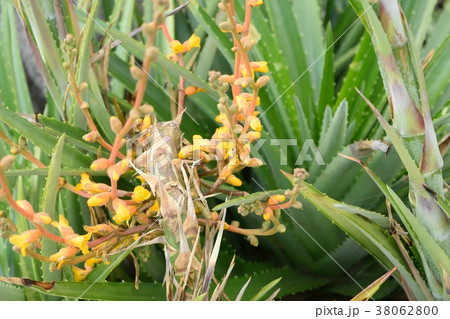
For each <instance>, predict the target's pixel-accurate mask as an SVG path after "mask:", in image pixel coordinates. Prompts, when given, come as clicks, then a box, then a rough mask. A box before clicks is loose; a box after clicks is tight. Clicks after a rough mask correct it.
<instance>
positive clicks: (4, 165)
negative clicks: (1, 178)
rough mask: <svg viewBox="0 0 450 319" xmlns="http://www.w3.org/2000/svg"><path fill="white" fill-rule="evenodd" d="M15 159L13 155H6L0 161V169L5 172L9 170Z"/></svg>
mask: <svg viewBox="0 0 450 319" xmlns="http://www.w3.org/2000/svg"><path fill="white" fill-rule="evenodd" d="M15 158H16V157H15V156H14V155H6V156H4V157H3V158H2V159H1V160H0V169H1V170H4V171H6V170H7V169H9V168H10V167H11V166H12V164H13V163H14V159H15Z"/></svg>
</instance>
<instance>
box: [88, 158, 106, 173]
mask: <svg viewBox="0 0 450 319" xmlns="http://www.w3.org/2000/svg"><path fill="white" fill-rule="evenodd" d="M108 166H109V161H108V160H107V159H106V158H99V159H96V160H95V161H93V162H92V164H91V166H90V167H91V169H92V170H94V171H103V170H105V169H107V168H108Z"/></svg>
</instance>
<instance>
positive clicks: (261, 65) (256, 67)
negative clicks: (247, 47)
mask: <svg viewBox="0 0 450 319" xmlns="http://www.w3.org/2000/svg"><path fill="white" fill-rule="evenodd" d="M250 66H251V68H252V70H253V71H255V72H263V73H267V72H269V68H268V67H267V62H266V61H259V62H250Z"/></svg>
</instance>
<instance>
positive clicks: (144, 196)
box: [0, 0, 306, 292]
mask: <svg viewBox="0 0 450 319" xmlns="http://www.w3.org/2000/svg"><path fill="white" fill-rule="evenodd" d="M262 4H263V1H261V0H259V1H257V0H246V14H245V21H244V22H243V24H239V23H238V22H237V19H236V15H235V11H234V6H233V0H228V1H225V0H223V1H221V2H220V3H219V8H220V10H222V11H223V12H225V13H226V16H227V21H225V22H222V23H221V24H220V28H221V30H222V31H223V32H225V33H230V34H231V36H232V38H233V41H234V47H233V48H232V50H233V52H234V54H235V67H234V73H233V74H230V75H229V74H220V73H219V72H215V71H210V73H209V82H210V86H211V88H212V89H213V90H215V91H217V92H218V94H219V96H220V98H219V101H218V105H217V106H218V109H219V112H220V114H219V115H218V116H217V117H216V121H217V122H218V123H220V127H219V128H217V129H216V132H215V133H214V134H213V135H212V137H211V138H210V139H205V138H202V137H201V136H199V135H194V137H193V142H192V144H191V143H189V142H188V141H186V140H184V142H183V143H184V146H183V145H181V143H182V142H181V138H180V139H179V140H180V142H178V141H177V136H176V135H177V134H178V133H177V132H178V131H177V130H179V129H178V126H179V122H180V121H181V118H182V116H183V114H184V112H185V111H186V110H185V103H184V100H185V99H186V97H188V96H190V95H192V94H196V93H199V92H203V91H204V89H203V88H198V87H194V86H186V83H185V79H184V78H183V77H182V76H180V78H179V83H178V100H177V104H178V109H177V111H176V112H172V114H173V115H174V120H173V121H172V122H166V123H164V122H163V123H157V122H156V119H155V116H154V109H153V107H152V106H150V105H148V104H146V103H145V101H144V91H145V89H146V87H147V82H148V77H149V76H148V74H149V72H150V69H151V67H152V64H154V63H155V62H156V61H157V59H158V57H159V54H160V52H159V49H158V48H157V47H155V46H154V42H155V37H156V34H157V32H159V30H162V32H163V33H164V35H165V37H166V39H167V41H168V43H169V46H170V48H171V49H172V53H171V54H169V56H168V58H169V59H170V60H172V61H173V63H178V64H179V65H180V66H182V67H183V66H184V58H185V54H186V53H187V52H189V51H191V50H195V49H196V48H199V47H200V42H201V40H200V38H199V37H198V36H196V35H195V34H194V35H192V36H191V37H190V38H189V39H188V40H187V41H185V42H184V43H181V42H180V41H178V40H173V39H172V38H171V36H170V34H169V32H168V30H167V28H166V25H165V22H164V13H165V11H166V10H167V9H168V1H164V0H157V1H154V6H155V10H154V16H153V22H150V23H145V24H144V25H143V27H142V31H143V34H144V36H145V38H146V49H145V55H144V59H143V61H142V66H137V65H136V64H135V61H134V58H132V61H131V62H132V63H131V64H132V65H131V68H130V72H131V74H132V76H133V78H134V79H135V80H136V81H137V84H136V89H135V92H134V95H133V100H132V101H131V102H132V105H133V106H132V109H131V111H130V112H129V114H128V116H117V117H116V116H111V118H110V126H111V129H112V131H113V132H114V133H115V139H114V141H113V143H112V144H109V143H108V142H107V141H106V140H105V138H104V137H102V136H101V134H100V131H99V129H98V128H97V126H96V123H95V121H94V120H93V118H92V116H91V114H90V106H89V103H88V102H87V101H85V100H84V99H83V97H82V93H83V91H84V90H86V89H87V87H88V84H87V83H84V82H83V83H77V80H76V75H75V72H76V64H77V62H78V50H77V40H76V39H75V38H74V36H72V35H70V34H69V35H67V36H66V38H65V41H64V43H63V46H62V48H63V50H64V51H65V53H66V57H67V60H66V62H65V63H64V68H65V69H66V71H67V74H68V82H69V88H68V94H71V95H72V97H73V98H74V100H75V101H76V103H77V104H78V107H79V108H80V110H81V112H82V114H83V115H84V117H85V119H86V123H87V126H88V128H89V130H90V132H89V133H87V134H86V135H85V136H84V137H83V139H84V140H85V141H87V142H91V143H94V142H98V143H99V145H100V147H101V150H100V151H99V156H98V158H97V159H95V160H94V161H93V162H92V164H91V166H90V168H91V170H94V171H106V173H107V176H108V178H109V183H100V182H96V181H94V179H93V177H92V176H90V175H89V174H87V173H83V174H81V180H80V182H79V183H78V184H77V185H71V184H70V183H68V182H67V181H66V180H65V179H64V178H60V179H59V188H58V190H60V189H61V188H64V189H65V190H67V191H70V192H73V193H75V194H77V195H79V196H81V197H84V198H86V199H87V205H88V206H89V207H90V208H101V209H105V211H107V212H109V213H110V214H111V219H112V221H108V222H106V223H101V224H93V225H86V226H84V230H85V231H86V233H85V234H77V233H76V232H75V231H74V230H73V228H72V227H71V226H70V225H69V222H68V220H67V219H66V218H65V217H64V215H63V214H61V215H60V216H59V219H58V220H52V218H50V216H49V215H48V214H47V213H46V212H35V210H34V209H33V207H32V206H31V204H30V203H29V202H28V201H26V200H15V199H14V198H13V196H12V194H11V191H10V189H9V187H8V183H7V179H6V176H5V171H6V170H7V169H8V168H9V167H10V166H11V164H12V163H13V162H14V157H15V156H16V155H21V156H23V157H24V158H25V159H27V160H28V161H31V162H32V163H34V164H35V165H37V166H38V167H39V168H46V166H45V165H44V164H43V163H41V162H40V161H39V160H38V159H37V158H36V157H34V156H33V154H32V153H31V152H30V151H28V150H27V148H26V142H25V141H24V139H23V138H21V140H20V141H19V143H18V144H15V143H14V142H13V141H11V140H10V139H9V138H8V137H7V136H6V135H5V134H3V133H2V132H0V137H1V138H2V139H3V140H5V141H6V142H7V143H8V144H9V145H10V146H11V149H12V153H13V155H9V156H6V157H4V158H3V159H2V160H1V163H0V182H1V196H2V198H3V199H5V200H6V201H7V202H8V203H9V205H10V206H11V207H12V208H14V210H16V211H17V212H18V213H19V214H21V215H22V216H24V217H25V218H26V219H27V220H28V221H29V222H30V223H31V224H32V225H33V226H34V228H32V229H30V230H27V231H25V232H23V233H22V234H15V232H16V231H17V229H16V227H15V225H14V223H13V222H12V221H11V220H10V219H8V217H7V216H6V214H4V213H2V215H1V216H0V221H1V223H0V226H1V230H2V232H3V236H5V237H9V240H10V242H11V243H12V244H13V245H14V247H15V249H17V250H18V251H20V253H21V254H22V255H23V256H26V255H29V256H31V257H33V258H36V259H39V260H41V261H46V262H49V264H50V269H60V268H61V267H63V266H66V265H71V266H72V269H73V271H74V275H75V280H77V281H80V280H83V279H85V278H86V276H87V275H88V274H89V273H90V272H91V271H92V270H93V269H94V267H95V265H96V264H98V263H101V262H104V263H109V261H110V255H111V254H112V253H114V252H117V251H121V250H124V249H126V248H127V247H130V246H131V245H132V244H133V243H135V242H136V241H138V240H141V241H144V242H145V241H148V242H150V241H152V240H153V239H155V238H157V237H165V238H166V241H165V242H166V245H167V249H168V251H169V255H170V257H171V263H172V264H173V267H174V271H175V275H176V276H178V277H175V278H178V279H179V278H180V277H179V276H181V275H183V274H186V272H187V274H189V278H190V277H195V276H194V275H192V273H193V272H198V273H199V272H201V271H202V270H201V269H199V268H201V267H199V265H200V264H201V262H200V260H201V259H202V257H201V256H200V255H201V253H199V252H198V251H199V249H198V244H197V242H198V240H193V239H192V238H194V239H195V238H196V236H198V234H199V229H204V228H210V227H212V226H215V227H219V226H220V225H221V223H224V221H223V220H222V218H220V216H221V215H220V214H219V213H217V212H214V211H210V209H209V208H208V205H207V203H206V201H205V199H204V196H203V193H204V194H207V193H208V194H216V193H224V194H227V195H231V196H233V195H235V196H236V195H239V194H242V193H243V192H240V191H237V190H236V191H234V190H232V191H230V190H229V189H228V190H227V189H223V188H222V186H223V184H224V183H226V184H229V185H231V186H234V187H239V186H241V185H242V181H241V180H240V179H239V178H238V177H237V176H236V175H235V174H236V173H237V172H239V171H240V170H242V169H243V168H246V167H258V166H261V165H262V161H261V160H260V159H258V158H254V157H253V158H252V157H251V145H252V143H254V142H255V141H257V140H258V139H259V138H260V137H261V129H262V127H261V122H260V120H259V119H258V117H257V116H258V112H257V111H256V107H257V106H258V105H259V103H260V99H259V97H258V93H259V90H260V89H261V88H262V87H264V86H265V85H266V84H267V83H268V82H269V80H270V78H269V77H268V76H266V75H260V76H258V75H259V74H262V73H267V72H268V71H269V70H268V66H267V62H266V61H250V59H249V55H248V52H249V51H250V50H251V49H252V48H253V46H254V45H255V40H254V39H253V38H252V37H251V36H250V33H249V31H250V23H251V10H252V8H254V7H257V6H260V5H262ZM230 88H231V96H229V95H228V90H229V89H230ZM121 118H122V120H121ZM171 125H172V126H173V127H176V129H174V130H172V131H169V132H170V134H169V135H171V136H170V139H171V141H172V142H171V145H170V146H167V145H166V144H164V145H166V146H158V148H152V146H151V145H150V147H149V148H150V150H151V152H149V151H147V152H144V154H136V152H135V151H134V150H133V149H132V148H131V149H128V150H126V151H125V152H124V148H125V147H124V146H125V145H126V144H127V143H128V142H129V141H130V140H131V139H133V140H134V141H135V143H136V142H137V143H138V144H139V143H140V144H142V143H153V144H155V143H156V142H157V141H159V140H158V139H156V140H155V138H154V137H153V134H154V133H155V132H156V133H158V134H159V135H158V136H160V135H161V132H165V131H166V130H167V127H169V126H171ZM162 135H164V133H163V134H162ZM166 135H167V134H166ZM136 137H137V139H136ZM163 137H164V136H163ZM163 140H164V139H163ZM148 141H150V142H148ZM164 141H167V140H164ZM169 144H170V143H169ZM174 152H175V153H174ZM161 153H165V155H167V154H169V158H168V161H166V162H164V164H161V163H159V164H158V165H159V166H158V165H156V164H155V163H156V162H158V161H159V157H158V156H160V155H161ZM102 154H109V156H106V157H104V156H103V155H102ZM138 155H141V156H138ZM143 158H145V159H144V160H142V159H143ZM148 161H150V162H151V163H152V164H150V166H151V165H155V167H157V168H158V170H159V172H158V173H157V174H156V173H155V172H154V170H152V168H150V167H149V165H148ZM213 164H214V165H213ZM164 165H166V166H164ZM138 167H140V168H142V169H139V168H138ZM161 168H164V169H161ZM186 171H188V174H186ZM136 173H138V176H137V177H136V180H134V178H133V180H132V183H134V184H137V183H139V184H140V185H138V186H135V187H134V190H124V189H120V188H119V186H118V182H119V180H120V179H121V178H129V176H132V174H136ZM124 174H126V177H124ZM305 174H306V173H304V174H303V175H305ZM188 175H189V176H188ZM207 177H208V178H213V179H215V180H213V183H212V184H209V183H207V182H205V181H204V180H201V178H207ZM303 179H304V178H303ZM137 180H139V182H137ZM297 195H298V192H296V191H295V189H294V190H293V191H288V192H287V194H286V196H287V197H288V200H287V201H286V196H285V195H274V196H270V197H268V198H266V200H264V201H257V202H254V203H251V204H245V205H242V206H241V207H240V208H239V213H240V214H241V215H243V216H245V215H247V214H248V213H252V212H254V213H256V214H257V215H262V217H263V222H262V226H261V228H259V229H242V228H240V227H239V224H238V223H237V222H231V223H230V224H227V223H225V225H224V226H225V227H224V228H225V229H227V230H228V231H231V232H235V233H238V234H242V235H245V236H247V238H248V240H249V241H250V243H251V244H253V245H257V243H258V240H257V238H256V236H267V235H272V234H275V233H277V232H284V231H285V227H284V226H283V225H282V224H281V223H280V220H279V218H280V210H281V209H285V208H288V207H291V206H295V207H299V206H301V204H300V203H299V202H297V201H296V197H297ZM191 204H192V205H191ZM173 206H175V207H173ZM174 208H175V210H173V209H174ZM172 213H173V214H172ZM200 215H203V216H200ZM197 217H198V218H197ZM57 234H58V235H57ZM43 237H46V238H48V239H50V240H52V241H54V242H56V243H58V244H59V245H60V249H59V251H58V252H56V253H54V254H52V255H50V256H45V255H42V254H41V252H40V251H39V248H40V247H41V244H40V241H41V239H42V238H43ZM186 243H187V245H185V244H186ZM191 252H192V255H191ZM184 253H187V255H183V254H184ZM182 256H184V257H183V258H182ZM186 256H187V257H186ZM192 256H194V257H192ZM81 263H84V267H83V268H82V267H80V265H79V264H81ZM181 263H184V264H183V265H181ZM189 268H190V269H189ZM186 281H188V280H187V279H186ZM188 286H189V284H188ZM191 290H192V289H191ZM191 292H192V291H191Z"/></svg>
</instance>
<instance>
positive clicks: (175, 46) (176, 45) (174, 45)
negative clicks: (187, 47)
mask: <svg viewBox="0 0 450 319" xmlns="http://www.w3.org/2000/svg"><path fill="white" fill-rule="evenodd" d="M170 48H171V49H172V51H173V53H175V54H178V53H181V52H184V45H182V44H181V42H180V41H178V40H174V41H172V42H170Z"/></svg>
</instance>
